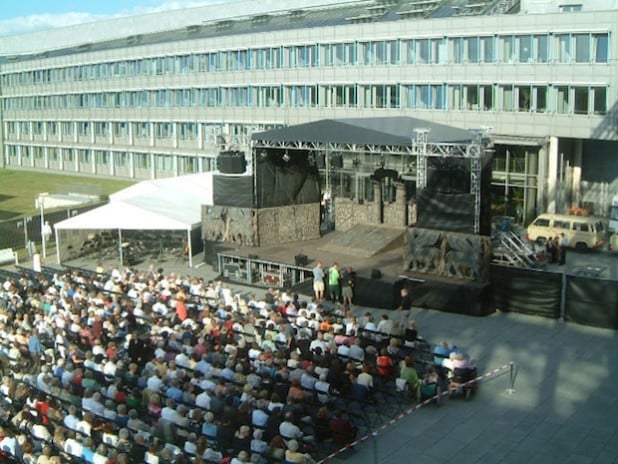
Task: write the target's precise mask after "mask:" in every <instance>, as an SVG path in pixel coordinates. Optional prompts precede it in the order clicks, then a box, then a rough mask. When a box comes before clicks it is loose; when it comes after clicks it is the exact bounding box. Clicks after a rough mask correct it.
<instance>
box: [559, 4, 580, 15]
mask: <svg viewBox="0 0 618 464" xmlns="http://www.w3.org/2000/svg"><path fill="white" fill-rule="evenodd" d="M559 8H560V12H561V13H573V12H576V11H582V4H581V3H573V4H568V5H560V6H559Z"/></svg>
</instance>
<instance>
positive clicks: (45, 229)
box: [38, 193, 51, 258]
mask: <svg viewBox="0 0 618 464" xmlns="http://www.w3.org/2000/svg"><path fill="white" fill-rule="evenodd" d="M47 195H48V194H47V193H39V198H38V203H39V210H40V212H41V248H42V249H43V258H46V257H47V240H48V239H49V237H50V236H51V227H50V226H49V224H47V223H46V222H45V197H46V196H47Z"/></svg>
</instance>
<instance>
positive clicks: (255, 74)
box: [0, 0, 618, 222]
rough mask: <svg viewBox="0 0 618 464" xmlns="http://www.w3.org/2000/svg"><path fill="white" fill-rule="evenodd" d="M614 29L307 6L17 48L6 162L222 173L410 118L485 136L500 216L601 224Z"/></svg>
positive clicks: (134, 174) (9, 48)
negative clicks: (263, 145) (345, 126)
mask: <svg viewBox="0 0 618 464" xmlns="http://www.w3.org/2000/svg"><path fill="white" fill-rule="evenodd" d="M258 3H259V4H258ZM563 3H564V4H563ZM617 28H618V2H616V1H614V0H607V1H605V0H603V1H600V0H577V1H569V2H559V1H557V0H527V1H526V0H521V1H515V0H484V1H480V2H475V3H474V4H471V3H470V2H462V1H459V0H414V1H408V0H375V1H362V2H361V1H353V2H349V1H348V2H338V1H333V2H330V5H329V6H323V5H322V6H320V2H317V1H315V0H304V1H293V2H292V1H282V2H275V1H271V2H242V3H233V4H228V5H216V6H210V7H200V8H192V9H187V10H181V11H178V12H174V13H173V14H170V13H159V14H152V15H147V16H143V17H139V18H120V19H114V20H110V21H104V22H101V23H94V24H90V25H81V26H73V27H69V28H62V29H57V30H52V31H45V32H44V33H43V32H38V33H31V34H25V35H21V36H15V37H10V38H7V40H4V39H3V41H2V43H0V87H1V88H0V90H1V92H0V100H1V105H0V111H1V122H2V124H1V128H0V130H1V137H0V140H1V144H2V145H1V149H2V162H3V166H4V167H9V168H29V169H37V170H46V171H50V172H66V173H83V174H84V175H102V176H113V177H121V178H131V179H151V178H159V177H166V176H176V175H182V174H189V173H195V172H202V171H208V170H213V169H216V156H217V154H218V153H219V152H220V151H221V150H224V149H225V150H227V149H235V150H241V151H246V152H247V153H250V151H251V150H250V143H249V139H250V136H251V134H253V133H256V132H260V131H263V130H267V129H272V128H277V127H284V126H288V125H294V124H299V123H305V122H310V121H315V120H319V119H333V118H349V117H356V116H358V117H376V116H377V117H385V116H402V115H405V116H413V117H415V118H421V119H426V120H428V121H432V122H436V123H441V124H448V125H452V126H455V127H459V128H463V129H469V130H478V129H481V128H482V129H484V130H486V131H489V133H490V134H491V137H492V139H493V142H494V147H495V151H496V152H495V156H494V160H493V174H492V205H493V209H494V212H495V213H498V214H506V215H509V216H513V217H515V218H516V220H518V221H521V222H528V221H530V220H531V219H533V218H534V216H535V215H536V214H537V213H540V212H543V211H546V210H547V211H563V210H565V209H567V208H569V207H571V206H574V205H578V206H588V207H589V208H591V209H593V210H594V212H595V213H597V214H605V212H606V210H607V209H608V207H609V202H610V200H611V197H612V195H613V194H614V193H618V180H617V177H618V116H617V114H618V110H617V103H618V90H617V87H618V86H617V84H618V59H617V55H618V34H617V33H616V29H617ZM410 137H411V138H412V137H414V134H413V133H411V134H410ZM357 160H358V156H357V155H353V154H344V160H343V163H342V167H341V168H340V169H342V170H343V171H345V170H352V169H354V166H353V163H355V162H357ZM402 166H408V163H404V162H402V161H401V159H397V160H393V161H392V167H394V168H396V169H400V167H402ZM410 166H411V164H410ZM386 167H387V168H388V167H391V166H389V160H388V158H386ZM404 174H405V173H404ZM333 190H334V191H335V192H336V190H337V189H336V188H334V189H333Z"/></svg>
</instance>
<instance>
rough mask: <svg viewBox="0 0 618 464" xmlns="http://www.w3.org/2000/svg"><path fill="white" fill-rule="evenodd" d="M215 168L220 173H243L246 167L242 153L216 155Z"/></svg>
mask: <svg viewBox="0 0 618 464" xmlns="http://www.w3.org/2000/svg"><path fill="white" fill-rule="evenodd" d="M217 169H219V172H220V173H221V174H243V173H244V172H245V171H246V169H247V161H246V160H245V157H244V155H240V154H239V155H222V154H221V155H219V156H217Z"/></svg>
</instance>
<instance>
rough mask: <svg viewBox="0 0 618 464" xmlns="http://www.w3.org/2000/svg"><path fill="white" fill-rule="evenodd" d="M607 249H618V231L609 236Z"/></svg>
mask: <svg viewBox="0 0 618 464" xmlns="http://www.w3.org/2000/svg"><path fill="white" fill-rule="evenodd" d="M607 249H608V250H609V251H618V231H616V232H614V233H613V234H611V235H610V236H609V240H608V244H607Z"/></svg>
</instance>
